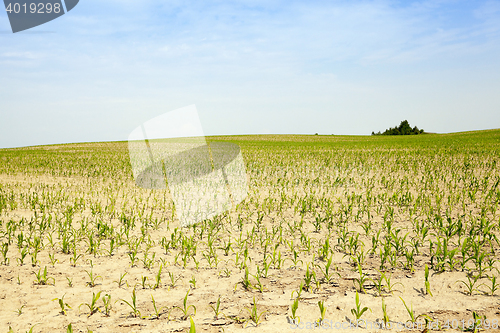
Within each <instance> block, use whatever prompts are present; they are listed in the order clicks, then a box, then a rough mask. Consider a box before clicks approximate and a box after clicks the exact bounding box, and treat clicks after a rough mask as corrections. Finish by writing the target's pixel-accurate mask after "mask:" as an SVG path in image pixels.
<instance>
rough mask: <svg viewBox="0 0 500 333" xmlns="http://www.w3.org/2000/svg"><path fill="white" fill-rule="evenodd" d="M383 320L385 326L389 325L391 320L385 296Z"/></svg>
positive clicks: (383, 299) (383, 300)
mask: <svg viewBox="0 0 500 333" xmlns="http://www.w3.org/2000/svg"><path fill="white" fill-rule="evenodd" d="M382 314H383V317H382V321H383V322H384V327H387V323H388V322H389V321H390V320H389V316H388V315H387V305H386V304H385V298H382Z"/></svg>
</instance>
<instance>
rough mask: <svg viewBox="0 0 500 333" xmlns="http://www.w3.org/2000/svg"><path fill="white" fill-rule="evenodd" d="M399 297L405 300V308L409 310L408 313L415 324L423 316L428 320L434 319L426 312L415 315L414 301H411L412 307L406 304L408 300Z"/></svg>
mask: <svg viewBox="0 0 500 333" xmlns="http://www.w3.org/2000/svg"><path fill="white" fill-rule="evenodd" d="M399 299H400V300H401V301H402V302H403V304H404V306H405V308H406V311H407V312H408V315H409V316H410V320H411V322H412V323H413V324H415V323H416V322H417V319H418V318H420V317H422V318H424V319H425V320H426V322H427V321H432V318H431V317H429V316H428V315H426V314H419V315H418V316H417V315H415V311H413V303H410V307H408V305H406V302H405V300H404V299H403V298H402V297H401V296H400V297H399Z"/></svg>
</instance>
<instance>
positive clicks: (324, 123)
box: [0, 0, 500, 147]
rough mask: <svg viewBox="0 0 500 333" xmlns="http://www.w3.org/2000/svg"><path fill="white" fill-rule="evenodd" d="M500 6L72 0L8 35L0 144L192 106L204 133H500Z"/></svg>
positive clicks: (3, 27)
mask: <svg viewBox="0 0 500 333" xmlns="http://www.w3.org/2000/svg"><path fill="white" fill-rule="evenodd" d="M499 73H500V1H452V0H448V1H446V0H443V1H439V0H437V1H378V0H373V1H356V0H354V1H315V0H309V1H293V0H292V1H272V0H266V1H264V0H262V1H261V0H254V1H250V0H248V1H211V0H204V1H177V0H174V1H166V2H161V1H150V0H136V1H132V0H106V1H102V0H81V1H80V3H79V4H78V6H76V7H75V8H74V9H73V10H72V11H71V12H69V13H68V14H66V15H64V16H62V17H60V18H59V19H56V20H54V21H52V22H49V23H47V24H44V25H42V26H39V27H36V28H33V29H31V30H28V31H26V32H20V33H17V34H12V32H11V31H10V26H9V22H8V18H7V14H6V13H5V12H4V11H2V12H0V87H1V89H0V115H1V120H0V147H16V146H27V145H38V144H50V143H64V142H87V141H111V140H126V139H127V137H128V134H129V133H130V132H131V131H132V130H133V129H134V128H135V127H137V126H138V125H140V124H141V123H143V122H145V121H147V120H148V119H151V118H153V117H155V116H158V115H160V114H163V113H165V112H168V111H172V110H175V109H178V108H181V107H184V106H187V105H191V104H195V105H196V107H197V109H198V112H199V114H200V118H201V121H202V124H203V128H204V131H205V134H207V135H214V134H266V133H277V134H280V133H297V134H314V133H320V134H370V133H371V131H378V130H384V129H385V128H387V127H392V126H395V125H398V124H399V122H400V121H401V120H404V119H407V120H409V121H410V124H411V125H417V126H418V127H420V128H424V129H425V130H427V131H431V132H439V133H444V132H456V131H466V130H475V129H488V128H500V93H499V92H500V75H499Z"/></svg>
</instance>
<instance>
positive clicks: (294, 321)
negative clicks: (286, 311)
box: [288, 297, 300, 325]
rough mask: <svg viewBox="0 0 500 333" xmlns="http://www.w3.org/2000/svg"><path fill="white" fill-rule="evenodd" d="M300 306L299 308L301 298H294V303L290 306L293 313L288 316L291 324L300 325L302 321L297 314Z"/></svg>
mask: <svg viewBox="0 0 500 333" xmlns="http://www.w3.org/2000/svg"><path fill="white" fill-rule="evenodd" d="M298 308H299V298H298V297H297V298H296V299H294V300H293V303H292V305H291V307H290V310H291V311H292V315H291V316H290V317H289V318H288V322H289V323H290V324H295V325H298V324H299V323H300V317H299V316H297V309H298Z"/></svg>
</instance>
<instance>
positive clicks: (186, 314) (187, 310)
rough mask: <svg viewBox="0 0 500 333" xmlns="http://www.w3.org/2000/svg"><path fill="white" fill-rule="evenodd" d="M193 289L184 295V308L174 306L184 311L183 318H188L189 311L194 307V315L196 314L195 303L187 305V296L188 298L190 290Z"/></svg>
mask: <svg viewBox="0 0 500 333" xmlns="http://www.w3.org/2000/svg"><path fill="white" fill-rule="evenodd" d="M190 291H191V289H189V290H188V291H187V293H186V296H184V299H183V301H182V308H181V307H179V306H174V308H177V309H179V310H181V311H182V317H181V318H182V320H186V319H187V318H188V313H189V309H191V308H193V315H196V306H194V305H189V306H188V305H187V298H188V295H189V292H190Z"/></svg>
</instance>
